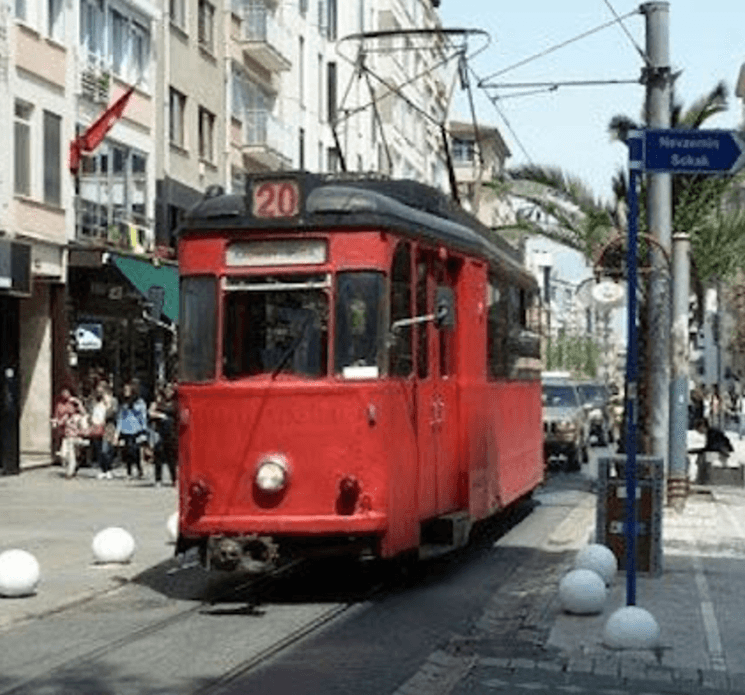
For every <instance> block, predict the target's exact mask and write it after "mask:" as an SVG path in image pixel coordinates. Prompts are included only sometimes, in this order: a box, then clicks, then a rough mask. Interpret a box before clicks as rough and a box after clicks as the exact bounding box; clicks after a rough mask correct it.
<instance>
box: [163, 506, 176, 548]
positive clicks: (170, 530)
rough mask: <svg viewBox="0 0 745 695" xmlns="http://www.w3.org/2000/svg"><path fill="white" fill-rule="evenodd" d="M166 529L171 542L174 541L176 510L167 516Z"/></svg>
mask: <svg viewBox="0 0 745 695" xmlns="http://www.w3.org/2000/svg"><path fill="white" fill-rule="evenodd" d="M166 529H167V530H168V538H169V539H170V541H171V543H175V542H176V541H177V540H178V512H174V513H173V514H171V516H169V517H168V521H167V522H166Z"/></svg>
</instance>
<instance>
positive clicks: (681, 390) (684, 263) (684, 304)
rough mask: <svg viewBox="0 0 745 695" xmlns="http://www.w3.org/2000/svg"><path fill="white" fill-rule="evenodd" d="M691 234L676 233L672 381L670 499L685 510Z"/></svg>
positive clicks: (671, 502)
mask: <svg viewBox="0 0 745 695" xmlns="http://www.w3.org/2000/svg"><path fill="white" fill-rule="evenodd" d="M690 248H691V240H690V237H689V236H688V234H686V233H684V232H676V233H675V234H674V235H673V329H672V340H673V346H672V372H673V373H672V381H671V383H670V474H669V476H668V479H667V501H668V504H670V506H672V507H673V508H674V509H676V510H677V511H682V510H683V507H684V506H685V501H686V497H687V495H688V477H687V470H688V465H687V464H688V451H687V446H686V437H687V430H688V365H689V361H688V358H689V354H688V353H689V350H688V310H689V308H688V297H689V294H690V289H689V288H690V258H689V254H690Z"/></svg>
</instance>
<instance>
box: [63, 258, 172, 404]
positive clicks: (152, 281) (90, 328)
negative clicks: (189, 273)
mask: <svg viewBox="0 0 745 695" xmlns="http://www.w3.org/2000/svg"><path fill="white" fill-rule="evenodd" d="M68 296H69V305H68V312H69V314H68V315H69V327H70V336H69V343H68V357H69V362H70V364H71V366H72V367H73V368H74V370H75V372H76V374H77V379H78V383H79V387H80V388H81V390H82V391H83V392H84V391H85V390H86V388H87V387H89V382H90V378H91V376H92V375H93V374H94V373H96V372H98V373H101V372H102V373H103V374H105V375H106V376H107V377H108V378H110V379H112V380H113V383H114V388H115V391H116V392H117V393H118V391H119V389H120V388H121V386H122V384H123V383H124V382H126V381H128V380H129V379H132V378H137V379H139V381H140V384H141V386H142V388H143V391H144V393H143V395H144V396H145V397H146V398H151V397H152V394H153V392H154V389H155V386H156V384H157V383H158V382H159V381H163V380H170V379H172V378H174V377H175V368H176V355H175V351H176V325H177V321H178V270H177V266H176V264H175V263H172V262H164V261H160V260H157V259H153V260H151V259H148V258H142V257H137V256H133V255H127V254H123V253H119V252H113V251H108V250H103V249H73V250H71V251H70V256H69V270H68Z"/></svg>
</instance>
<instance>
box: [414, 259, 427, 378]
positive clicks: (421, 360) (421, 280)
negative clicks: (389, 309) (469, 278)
mask: <svg viewBox="0 0 745 695" xmlns="http://www.w3.org/2000/svg"><path fill="white" fill-rule="evenodd" d="M428 266H429V264H428V258H427V256H426V255H425V254H424V253H421V252H420V253H419V257H418V258H417V263H416V315H417V316H426V315H427V313H428V312H427V309H428V308H429V305H428V303H427V280H428V276H429V273H428ZM416 330H417V353H416V372H417V376H418V377H419V378H420V379H424V378H425V377H426V376H427V375H428V374H429V334H428V332H427V324H426V323H422V324H419V325H418V326H417V329H416Z"/></svg>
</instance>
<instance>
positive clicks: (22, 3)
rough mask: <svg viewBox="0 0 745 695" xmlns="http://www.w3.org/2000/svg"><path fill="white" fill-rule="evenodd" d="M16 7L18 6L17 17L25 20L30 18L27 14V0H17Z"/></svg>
mask: <svg viewBox="0 0 745 695" xmlns="http://www.w3.org/2000/svg"><path fill="white" fill-rule="evenodd" d="M15 8H16V19H21V20H23V21H24V22H25V21H26V20H27V19H28V17H27V16H26V11H27V8H26V0H16V2H15Z"/></svg>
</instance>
